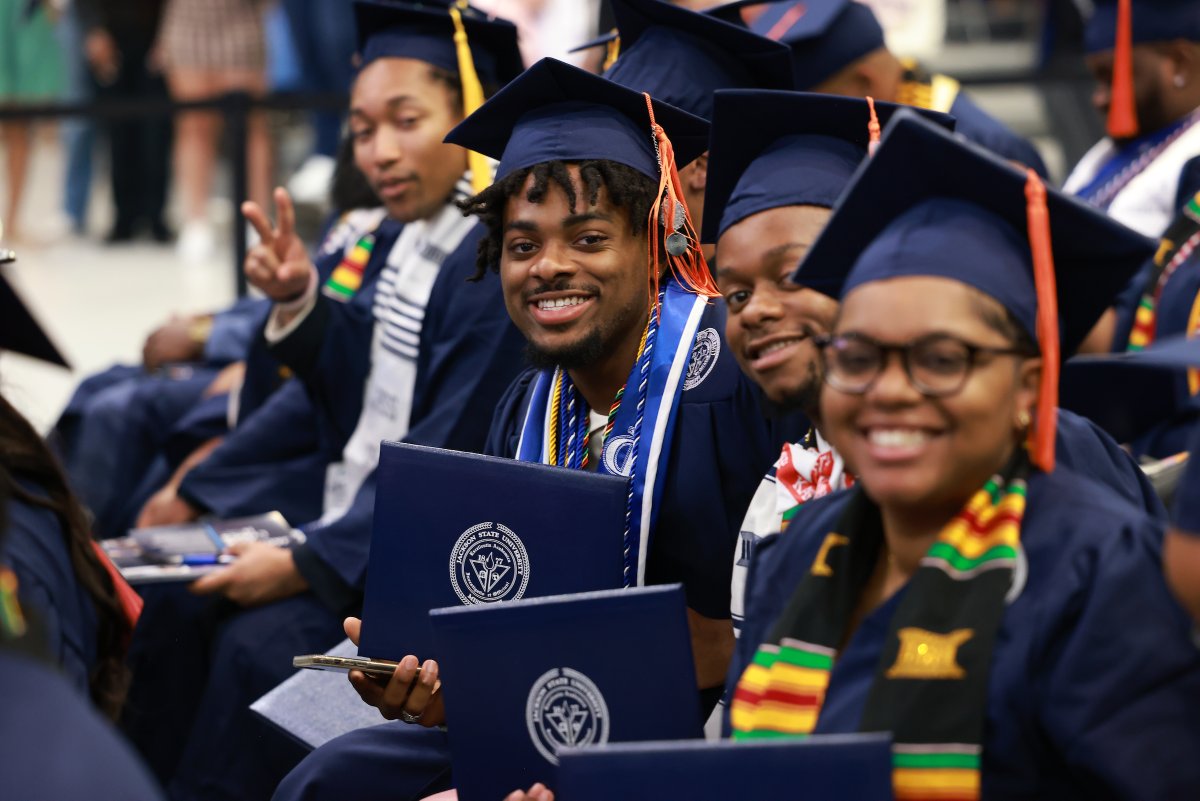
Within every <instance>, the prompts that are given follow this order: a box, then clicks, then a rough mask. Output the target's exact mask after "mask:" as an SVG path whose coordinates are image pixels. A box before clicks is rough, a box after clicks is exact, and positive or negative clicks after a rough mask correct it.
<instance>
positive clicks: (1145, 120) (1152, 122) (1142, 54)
mask: <svg viewBox="0 0 1200 801" xmlns="http://www.w3.org/2000/svg"><path fill="white" fill-rule="evenodd" d="M1086 61H1087V67H1088V70H1089V71H1090V72H1091V73H1092V78H1093V79H1095V81H1096V85H1095V87H1094V88H1093V90H1092V105H1093V106H1095V107H1096V111H1098V112H1100V115H1101V117H1105V118H1107V116H1108V107H1109V104H1110V103H1111V102H1112V71H1113V51H1111V50H1107V51H1105V52H1103V53H1093V54H1092V55H1090V56H1088V57H1087V59H1086ZM1173 79H1174V70H1173V68H1172V65H1171V62H1170V59H1168V58H1166V57H1164V56H1163V54H1162V53H1160V52H1159V51H1158V49H1157V48H1156V47H1154V45H1148V44H1139V45H1134V47H1133V98H1134V106H1135V108H1136V109H1137V118H1138V128H1139V130H1140V132H1141V133H1153V132H1154V131H1157V130H1160V129H1162V128H1164V127H1166V126H1167V125H1170V124H1171V123H1172V122H1173V121H1174V119H1173V117H1172V115H1171V113H1170V111H1169V110H1168V109H1167V108H1166V104H1165V102H1164V99H1165V92H1166V90H1167V87H1168V86H1170V84H1171V81H1172V80H1173Z"/></svg>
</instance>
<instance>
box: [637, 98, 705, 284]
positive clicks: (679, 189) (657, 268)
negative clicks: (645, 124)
mask: <svg viewBox="0 0 1200 801" xmlns="http://www.w3.org/2000/svg"><path fill="white" fill-rule="evenodd" d="M642 96H643V97H645V98H646V112H647V113H648V114H649V115H650V132H651V135H652V136H653V138H654V149H655V151H657V154H658V176H659V177H658V197H657V200H655V201H654V205H653V206H651V207H650V219H649V222H648V224H647V228H646V230H647V232H648V234H649V240H650V304H651V305H652V306H655V307H657V304H658V285H659V277H660V276H661V274H662V272H663V270H662V261H663V260H666V262H667V267H668V268H669V269H670V270H671V274H672V275H674V276H675V279H676V280H677V281H679V283H680V285H681V286H682V287H683V288H684V289H686V290H688V291H689V292H692V293H695V294H697V295H701V296H702V297H706V298H716V297H720V295H721V292H720V290H718V289H717V285H716V283H715V282H714V281H713V277H712V271H710V270H709V269H708V262H707V261H705V259H704V253H703V251H701V249H700V237H699V236H697V235H696V228H695V226H693V225H692V215H691V213H690V212H689V211H688V207H687V204H686V203H684V201H683V186H682V184H680V182H679V172H678V170H676V168H675V148H674V147H673V146H672V144H671V140H670V139H668V138H667V132H666V131H664V130H663V129H662V126H660V125H659V124H658V123H657V122H656V121H655V120H654V104H653V103H652V102H651V100H650V95H649V94H647V93H645V92H643V93H642ZM681 213H682V222H683V224H682V225H681V226H676V225H675V221H676V220H677V219H679V217H680V214H681ZM659 220H664V221H665V225H666V229H667V233H668V235H670V234H671V233H672V232H678V233H679V234H682V235H683V236H684V237H685V239H686V240H687V249H686V250H685V251H684V252H683V253H682V254H680V255H675V256H673V255H671V254H670V253H666V252H661V251H662V250H663V248H662V242H661V237H659V236H656V234H655V232H657V231H658V225H659Z"/></svg>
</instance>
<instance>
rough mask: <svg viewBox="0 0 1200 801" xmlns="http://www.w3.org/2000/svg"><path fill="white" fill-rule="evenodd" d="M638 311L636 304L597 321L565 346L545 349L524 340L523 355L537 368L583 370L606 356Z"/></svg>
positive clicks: (633, 320)
mask: <svg viewBox="0 0 1200 801" xmlns="http://www.w3.org/2000/svg"><path fill="white" fill-rule="evenodd" d="M641 314H642V310H641V308H639V306H638V304H633V305H630V306H626V307H625V308H623V309H621V310H620V311H619V312H618V313H617V314H616V315H615V316H614V318H613V319H612V320H610V321H608V324H607V325H606V324H604V323H600V324H598V325H596V326H594V327H593V328H592V330H590V331H588V332H587V333H585V334H584V335H583V337H582V338H581V339H579V341H577V342H573V343H571V344H569V345H566V346H565V347H562V348H558V349H554V350H547V349H544V348H539V347H537V346H536V345H534V344H533V342H531V341H530V340H528V339H527V340H526V341H525V358H526V359H527V360H528V362H529V364H530V365H532V366H533V367H535V368H537V369H538V370H551V369H554V368H555V367H561V368H562V369H564V370H586V369H587V368H589V367H594V366H595V365H597V364H599V363H600V362H601V361H602V360H603V359H605V358H607V357H608V356H609V354H611V353H612V352H613V351H614V350H615V349H616V348H617V346H618V345H619V344H620V341H619V340H620V339H621V338H622V337H623V336H625V335H626V333H627V332H628V330H629V328H630V327H631V326H633V325H635V324H636V322H637V320H638V318H640V317H641Z"/></svg>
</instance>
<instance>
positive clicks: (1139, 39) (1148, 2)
mask: <svg viewBox="0 0 1200 801" xmlns="http://www.w3.org/2000/svg"><path fill="white" fill-rule="evenodd" d="M1175 39H1189V40H1191V41H1193V42H1200V3H1196V2H1195V0H1098V2H1096V4H1095V10H1094V11H1093V13H1092V15H1091V17H1090V18H1089V19H1088V21H1087V25H1086V26H1085V27H1084V32H1083V43H1084V48H1085V50H1086V51H1087V52H1088V53H1102V52H1106V51H1109V50H1111V51H1113V66H1112V95H1111V99H1110V102H1109V109H1108V126H1107V127H1108V133H1109V135H1110V136H1111V137H1113V138H1114V139H1128V138H1131V137H1134V136H1136V135H1137V134H1138V132H1139V131H1138V120H1137V110H1136V108H1135V101H1136V98H1135V97H1134V94H1135V90H1134V85H1133V52H1132V50H1133V45H1135V44H1144V43H1147V42H1169V41H1173V40H1175Z"/></svg>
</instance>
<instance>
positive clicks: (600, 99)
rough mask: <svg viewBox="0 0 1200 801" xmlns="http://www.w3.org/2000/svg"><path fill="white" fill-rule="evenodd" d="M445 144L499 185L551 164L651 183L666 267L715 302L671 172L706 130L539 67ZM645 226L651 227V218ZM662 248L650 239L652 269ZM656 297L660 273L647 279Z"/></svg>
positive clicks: (643, 98) (593, 80) (654, 104)
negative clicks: (624, 171)
mask: <svg viewBox="0 0 1200 801" xmlns="http://www.w3.org/2000/svg"><path fill="white" fill-rule="evenodd" d="M446 141H447V142H449V143H451V144H456V145H460V146H462V147H465V148H467V149H469V150H472V151H475V152H477V153H482V154H483V155H485V156H489V157H491V158H493V159H497V160H498V161H499V162H500V165H499V167H497V169H496V180H498V181H499V180H501V179H503V178H505V177H507V176H509V175H511V174H512V173H514V172H516V171H518V170H522V169H525V168H527V167H532V166H534V165H536V164H542V163H545V162H549V161H564V162H579V161H591V160H606V161H613V162H616V163H618V164H624V165H625V166H627V167H630V168H632V169H634V170H637V171H638V172H640V173H642V174H643V175H645V176H647V177H649V178H650V179H652V180H654V181H656V182H657V183H658V187H659V192H658V200H657V201H656V203H655V204H654V206H653V208H652V210H651V215H658V216H657V218H658V219H661V220H663V221H664V223H665V224H666V226H667V228H668V230H669V231H670V233H669V234H668V236H667V237H666V240H667V241H666V248H667V256H666V258H667V259H668V262H669V264H670V267H671V269H672V270H673V271H674V272H675V274H676V275H677V276H678V277H679V278H680V279H681V281H682V282H683V283H684V284H686V285H687V286H689V287H690V288H691V289H693V290H695V291H697V292H699V293H700V294H705V295H708V296H711V297H716V296H717V295H718V294H719V293H718V292H717V288H716V286H715V285H714V284H713V282H712V276H711V274H710V273H709V270H708V266H707V264H705V263H704V256H703V254H701V252H700V245H699V241H698V237H697V236H696V234H695V230H694V228H693V227H692V223H691V217H690V215H689V214H688V212H687V206H686V205H685V204H684V202H683V199H682V198H683V190H682V187H681V185H680V183H679V174H678V172H677V166H676V165H679V166H683V165H686V164H688V163H690V162H691V161H693V160H694V159H695V158H696V157H697V156H699V155H701V154H702V153H704V151H706V150H707V149H708V123H707V122H705V121H704V120H702V119H700V118H699V117H695V116H693V115H691V114H688V113H687V112H686V111H683V110H681V109H678V108H675V107H674V106H672V105H670V104H668V103H664V102H662V101H660V100H654V99H652V98H651V96H650V95H649V94H645V93H641V92H635V91H633V90H632V89H627V88H625V87H624V86H621V85H619V84H616V83H613V82H612V81H609V80H607V79H605V78H601V77H600V76H598V75H593V74H592V73H590V72H587V71H585V70H581V69H579V68H578V67H574V66H572V65H570V64H566V63H564V62H562V61H558V60H557V59H553V58H543V59H542V60H541V61H539V62H538V63H536V64H534V65H533V66H532V67H530V68H529V69H528V70H526V71H525V72H524V74H522V75H521V76H520V77H518V78H517V79H516V80H514V81H513V82H512V83H510V84H509V85H508V86H506V87H504V88H503V89H501V90H500V91H499V92H497V93H496V95H495V96H494V97H492V98H491V99H490V100H488V101H487V102H486V103H484V104H483V106H482V107H480V108H479V109H478V110H477V111H476V112H475V113H474V114H472V115H471V116H469V117H467V118H466V119H465V120H463V121H462V122H461V123H459V124H458V125H457V126H456V127H455V128H454V129H453V130H451V131H450V133H449V134H447V135H446ZM651 219H655V217H654V216H652V217H651ZM658 248H659V238H658V237H656V236H651V237H650V251H651V253H650V256H651V260H652V261H653V262H654V263H655V265H657V263H658V258H659V254H658ZM650 272H651V277H652V280H653V281H654V282H655V286H654V296H655V297H657V294H658V293H657V280H658V274H659V271H658V270H657V269H652V270H651V271H650Z"/></svg>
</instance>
